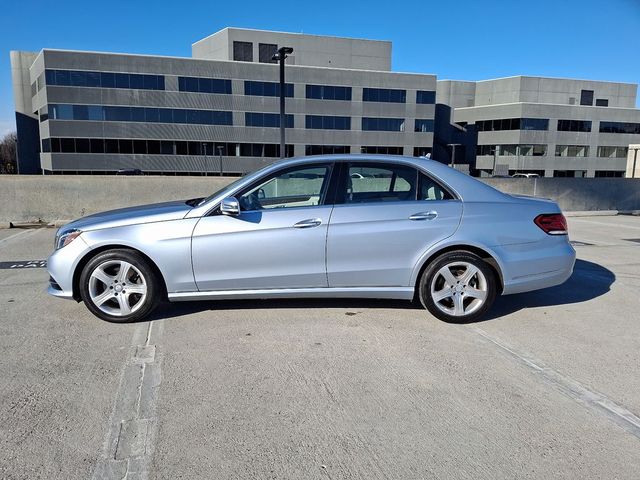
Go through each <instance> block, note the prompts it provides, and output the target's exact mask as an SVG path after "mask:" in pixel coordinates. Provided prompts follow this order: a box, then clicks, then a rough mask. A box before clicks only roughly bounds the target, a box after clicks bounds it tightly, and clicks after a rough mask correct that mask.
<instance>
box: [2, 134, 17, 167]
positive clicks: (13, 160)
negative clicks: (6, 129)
mask: <svg viewBox="0 0 640 480" xmlns="http://www.w3.org/2000/svg"><path fill="white" fill-rule="evenodd" d="M17 147H18V135H17V133H16V132H10V133H7V134H6V135H5V136H4V138H3V139H2V141H0V173H17V172H18V164H17Z"/></svg>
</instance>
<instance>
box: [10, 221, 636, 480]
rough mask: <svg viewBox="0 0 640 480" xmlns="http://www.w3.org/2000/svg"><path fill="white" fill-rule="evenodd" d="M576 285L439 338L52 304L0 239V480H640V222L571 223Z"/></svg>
mask: <svg viewBox="0 0 640 480" xmlns="http://www.w3.org/2000/svg"><path fill="white" fill-rule="evenodd" d="M569 224H570V238H571V240H572V241H574V242H575V245H576V247H575V248H576V250H577V252H578V261H577V263H576V268H575V272H574V275H573V276H572V277H571V279H570V280H569V281H568V282H567V283H565V284H564V285H562V286H560V287H556V288H552V289H547V290H542V291H539V292H532V293H527V294H521V295H514V296H508V297H502V298H500V299H498V300H497V302H496V304H495V306H494V309H493V311H492V312H491V314H490V315H489V317H488V318H487V319H486V320H484V321H482V322H478V323H473V324H467V325H452V324H446V323H443V322H440V321H438V320H436V319H435V318H433V317H431V316H430V315H429V314H428V313H427V312H426V311H425V310H423V309H421V308H418V307H417V306H416V305H413V304H411V303H407V302H392V301H370V300H271V301H233V302H227V301H225V302H195V303H185V304H167V305H164V306H163V307H162V308H160V309H159V310H158V311H157V312H156V313H155V314H154V317H153V319H152V320H151V321H149V322H143V323H138V324H133V325H118V324H110V323H106V322H103V321H100V320H98V319H97V318H95V317H93V316H92V315H91V314H90V313H89V312H88V311H87V310H86V309H85V308H84V306H83V305H82V304H76V303H75V302H72V301H63V300H59V299H55V298H51V297H49V296H47V295H46V293H45V291H44V290H45V287H46V283H47V278H48V276H47V273H46V270H45V269H44V268H42V263H41V262H40V260H43V259H44V258H46V256H47V255H48V254H49V252H50V250H51V248H52V246H53V236H54V230H52V229H33V230H17V229H8V230H0V372H1V374H0V478H7V479H22V478H47V479H51V478H64V479H72V478H106V479H111V478H127V479H134V478H149V479H156V478H158V479H174V478H194V479H195V478H211V479H271V478H274V479H275V478H278V479H334V480H335V479H368V480H369V479H425V478H438V479H442V478H453V479H478V478H487V479H495V478H510V479H511V478H535V479H537V478H540V479H548V478H580V479H591V478H593V479H596V478H617V479H638V478H640V419H639V417H640V375H639V374H638V367H639V366H640V296H639V295H638V292H639V291H640V290H639V289H640V274H639V273H638V272H640V217H631V216H611V217H604V216H598V217H595V216H594V217H576V218H570V219H569Z"/></svg>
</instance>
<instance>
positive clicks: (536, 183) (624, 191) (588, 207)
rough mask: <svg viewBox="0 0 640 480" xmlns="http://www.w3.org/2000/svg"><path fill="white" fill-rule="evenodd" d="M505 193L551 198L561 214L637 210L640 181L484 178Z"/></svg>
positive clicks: (638, 208)
mask: <svg viewBox="0 0 640 480" xmlns="http://www.w3.org/2000/svg"><path fill="white" fill-rule="evenodd" d="M482 181H483V182H485V183H487V184H489V185H491V186H492V187H495V188H497V189H498V190H501V191H503V192H505V193H514V194H520V195H532V196H534V197H541V198H550V199H552V200H554V201H556V202H558V205H560V208H562V210H563V211H566V212H576V211H596V210H621V211H627V210H640V179H632V178H483V179H482Z"/></svg>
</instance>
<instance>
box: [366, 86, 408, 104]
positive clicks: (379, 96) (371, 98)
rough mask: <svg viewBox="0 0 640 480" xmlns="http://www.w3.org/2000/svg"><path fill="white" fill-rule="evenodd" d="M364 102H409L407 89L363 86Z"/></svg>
mask: <svg viewBox="0 0 640 480" xmlns="http://www.w3.org/2000/svg"><path fill="white" fill-rule="evenodd" d="M362 101H363V102H387V103H407V91H406V90H394V89H391V88H363V89H362Z"/></svg>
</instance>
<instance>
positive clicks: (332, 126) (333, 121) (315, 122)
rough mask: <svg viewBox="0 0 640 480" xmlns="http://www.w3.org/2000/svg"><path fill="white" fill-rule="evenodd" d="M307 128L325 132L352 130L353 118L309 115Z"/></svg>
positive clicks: (306, 123)
mask: <svg viewBox="0 0 640 480" xmlns="http://www.w3.org/2000/svg"><path fill="white" fill-rule="evenodd" d="M305 128H308V129H323V130H351V117H334V116H325V115H307V116H306V118H305Z"/></svg>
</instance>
